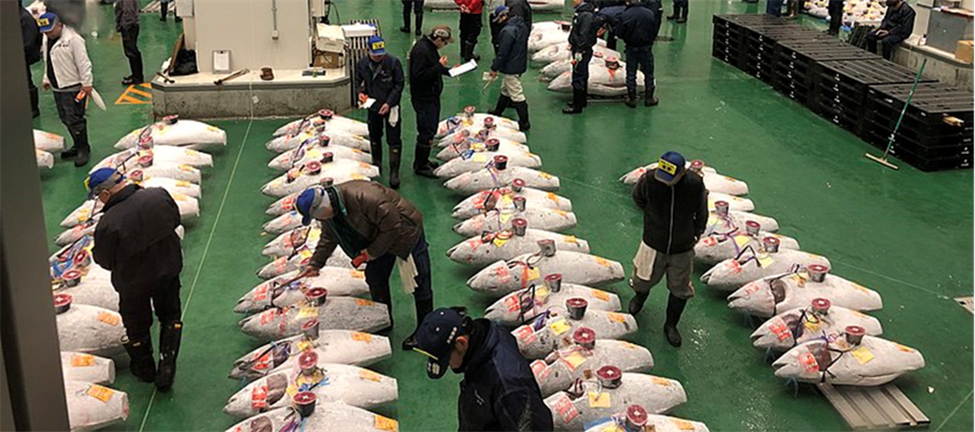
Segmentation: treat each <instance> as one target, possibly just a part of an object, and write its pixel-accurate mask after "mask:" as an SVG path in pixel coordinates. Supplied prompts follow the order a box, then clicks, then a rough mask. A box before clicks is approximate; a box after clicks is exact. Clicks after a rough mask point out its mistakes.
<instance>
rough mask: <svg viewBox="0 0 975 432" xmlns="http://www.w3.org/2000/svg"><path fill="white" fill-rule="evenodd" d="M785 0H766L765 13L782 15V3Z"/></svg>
mask: <svg viewBox="0 0 975 432" xmlns="http://www.w3.org/2000/svg"><path fill="white" fill-rule="evenodd" d="M784 1H785V0H768V2H767V3H765V13H767V14H769V15H772V16H782V3H783V2H784Z"/></svg>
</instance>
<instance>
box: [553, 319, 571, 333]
mask: <svg viewBox="0 0 975 432" xmlns="http://www.w3.org/2000/svg"><path fill="white" fill-rule="evenodd" d="M548 326H549V328H551V329H552V331H553V332H555V334H556V335H560V334H562V333H565V332H567V331H569V329H571V328H572V326H570V325H569V323H567V322H565V320H564V319H560V320H558V321H555V322H553V323H551V324H549V325H548Z"/></svg>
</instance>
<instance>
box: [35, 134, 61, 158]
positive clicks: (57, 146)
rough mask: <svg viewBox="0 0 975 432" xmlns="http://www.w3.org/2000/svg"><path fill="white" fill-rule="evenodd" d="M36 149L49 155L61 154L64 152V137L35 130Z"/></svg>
mask: <svg viewBox="0 0 975 432" xmlns="http://www.w3.org/2000/svg"><path fill="white" fill-rule="evenodd" d="M34 148H35V149H37V150H41V151H45V152H48V153H55V154H57V153H61V152H63V151H64V137H63V136H61V135H58V134H55V133H51V132H45V131H42V130H38V129H34Z"/></svg>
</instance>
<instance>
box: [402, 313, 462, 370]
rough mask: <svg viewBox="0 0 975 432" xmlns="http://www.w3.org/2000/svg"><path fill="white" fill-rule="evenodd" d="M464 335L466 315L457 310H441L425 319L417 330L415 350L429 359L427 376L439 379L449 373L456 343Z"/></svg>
mask: <svg viewBox="0 0 975 432" xmlns="http://www.w3.org/2000/svg"><path fill="white" fill-rule="evenodd" d="M464 334H465V332H464V315H463V313H462V312H461V311H458V310H457V309H454V308H440V309H437V310H435V311H433V312H430V313H429V314H428V315H427V316H426V317H424V318H423V322H421V323H420V325H419V326H418V327H417V328H416V348H413V350H414V351H416V352H418V353H420V354H423V355H425V356H427V357H429V359H428V360H427V376H429V377H430V378H432V379H438V378H440V377H442V376H443V374H444V373H446V372H447V367H448V365H449V364H450V353H451V351H452V350H453V348H454V342H455V341H457V337H459V336H463V335H464Z"/></svg>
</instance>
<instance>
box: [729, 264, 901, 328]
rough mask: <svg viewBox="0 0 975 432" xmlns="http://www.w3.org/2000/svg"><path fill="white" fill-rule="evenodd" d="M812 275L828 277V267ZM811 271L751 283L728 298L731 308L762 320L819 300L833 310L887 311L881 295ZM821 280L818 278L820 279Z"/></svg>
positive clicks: (831, 276)
mask: <svg viewBox="0 0 975 432" xmlns="http://www.w3.org/2000/svg"><path fill="white" fill-rule="evenodd" d="M814 269H821V270H816V271H814V272H812V273H817V272H819V273H825V272H827V271H829V269H828V267H826V268H823V267H818V268H817V267H814ZM814 276H815V275H814V274H811V272H810V270H809V269H808V268H806V269H802V270H800V271H799V272H796V273H792V272H789V273H780V274H776V275H772V276H768V277H765V278H762V279H758V280H755V281H752V282H749V283H748V284H747V285H745V286H743V287H741V289H739V290H737V291H735V292H734V293H732V294H731V296H729V297H728V302H729V303H728V307H730V308H732V309H734V310H737V311H740V312H744V313H748V314H750V315H755V316H759V317H765V318H767V317H771V316H773V315H776V314H778V313H781V312H783V311H787V310H790V309H795V308H800V307H805V306H806V305H809V304H810V303H811V302H812V301H813V300H815V299H817V298H824V299H827V300H829V301H830V303H831V304H832V305H833V306H839V307H844V308H847V309H853V310H855V311H860V312H869V311H875V310H880V309H882V308H883V306H884V304H883V300H882V299H881V298H880V294H879V293H877V292H876V291H874V290H871V289H869V288H866V287H864V286H862V285H860V284H858V283H856V282H852V281H849V280H846V279H844V278H841V277H839V276H836V275H832V274H824V275H823V278H822V280H820V281H817V280H815V279H814ZM817 278H818V277H817Z"/></svg>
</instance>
